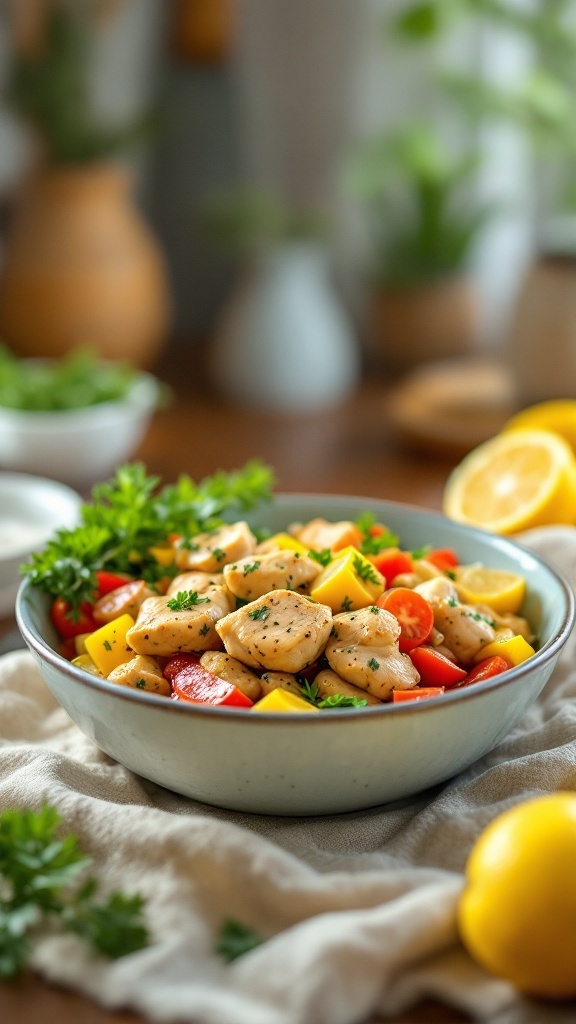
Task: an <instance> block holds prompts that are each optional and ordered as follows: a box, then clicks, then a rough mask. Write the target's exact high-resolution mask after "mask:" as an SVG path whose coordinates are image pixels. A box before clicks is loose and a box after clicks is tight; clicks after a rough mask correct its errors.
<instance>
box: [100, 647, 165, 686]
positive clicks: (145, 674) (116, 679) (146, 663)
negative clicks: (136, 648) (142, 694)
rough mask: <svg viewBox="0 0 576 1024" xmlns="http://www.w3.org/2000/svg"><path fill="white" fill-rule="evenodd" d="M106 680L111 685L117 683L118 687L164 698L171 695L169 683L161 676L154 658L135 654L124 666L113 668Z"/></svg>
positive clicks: (160, 670)
mask: <svg viewBox="0 0 576 1024" xmlns="http://www.w3.org/2000/svg"><path fill="white" fill-rule="evenodd" d="M108 680H109V682H111V683H118V685H119V686H131V687H133V688H134V689H135V690H147V691H148V692H149V693H160V694H162V696H164V697H169V696H170V693H171V691H170V683H169V682H168V680H167V679H165V678H164V676H163V675H162V669H161V668H160V666H159V665H158V664H157V662H155V661H154V658H148V657H146V656H145V655H142V654H137V655H136V657H135V658H132V660H131V661H127V662H126V664H124V665H118V667H117V668H113V669H112V671H111V673H110V675H109V676H108Z"/></svg>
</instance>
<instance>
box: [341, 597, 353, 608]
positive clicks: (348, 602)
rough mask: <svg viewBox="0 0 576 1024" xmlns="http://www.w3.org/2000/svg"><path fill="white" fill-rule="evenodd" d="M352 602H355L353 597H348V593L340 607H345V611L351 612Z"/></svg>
mask: <svg viewBox="0 0 576 1024" xmlns="http://www.w3.org/2000/svg"><path fill="white" fill-rule="evenodd" d="M352 604H353V601H352V598H351V597H348V595H346V596H345V598H344V600H343V601H342V604H341V605H340V607H341V608H343V609H344V611H345V612H349V611H350V609H351V607H352Z"/></svg>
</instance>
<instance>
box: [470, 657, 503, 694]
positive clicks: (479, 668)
mask: <svg viewBox="0 0 576 1024" xmlns="http://www.w3.org/2000/svg"><path fill="white" fill-rule="evenodd" d="M509 668H512V662H511V661H508V658H503V657H502V656H501V655H500V654H494V655H493V656H492V657H491V658H484V660H483V661H479V662H478V664H477V665H475V666H474V668H471V669H470V671H469V673H468V675H467V676H466V679H465V680H464V685H465V686H468V684H469V683H481V682H482V681H483V680H484V679H491V678H492V676H498V675H500V673H501V672H506V671H507V670H508V669H509Z"/></svg>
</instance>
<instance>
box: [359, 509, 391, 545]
mask: <svg viewBox="0 0 576 1024" xmlns="http://www.w3.org/2000/svg"><path fill="white" fill-rule="evenodd" d="M355 525H356V527H357V528H358V530H359V531H360V533H361V535H362V539H361V541H360V551H361V552H362V554H363V555H377V554H379V552H380V551H383V550H384V548H394V547H397V546H398V543H399V537H398V536H397V535H396V534H395V533H392V531H391V530H388V529H387V528H386V527H382V526H381V524H379V523H378V522H377V521H376V516H375V515H374V513H373V512H364V513H363V514H362V515H361V516H360V518H359V519H357V520H356V524H355Z"/></svg>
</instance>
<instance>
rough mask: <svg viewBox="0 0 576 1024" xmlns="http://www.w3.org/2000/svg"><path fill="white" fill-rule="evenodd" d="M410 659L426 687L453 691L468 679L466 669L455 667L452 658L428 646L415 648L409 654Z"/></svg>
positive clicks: (423, 645)
mask: <svg viewBox="0 0 576 1024" xmlns="http://www.w3.org/2000/svg"><path fill="white" fill-rule="evenodd" d="M408 657H409V658H411V660H412V664H413V665H414V668H415V669H416V671H417V672H418V673H419V675H420V682H421V683H423V685H424V686H445V687H446V688H447V689H451V688H452V687H453V686H458V684H459V683H461V682H463V680H464V679H465V678H466V675H467V672H466V669H465V668H460V666H459V665H455V664H454V662H453V661H450V658H447V657H446V656H445V655H444V654H441V652H440V651H437V650H435V648H434V647H429V646H428V645H427V644H422V645H421V646H420V647H415V648H414V650H413V651H410V652H409V654H408Z"/></svg>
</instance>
